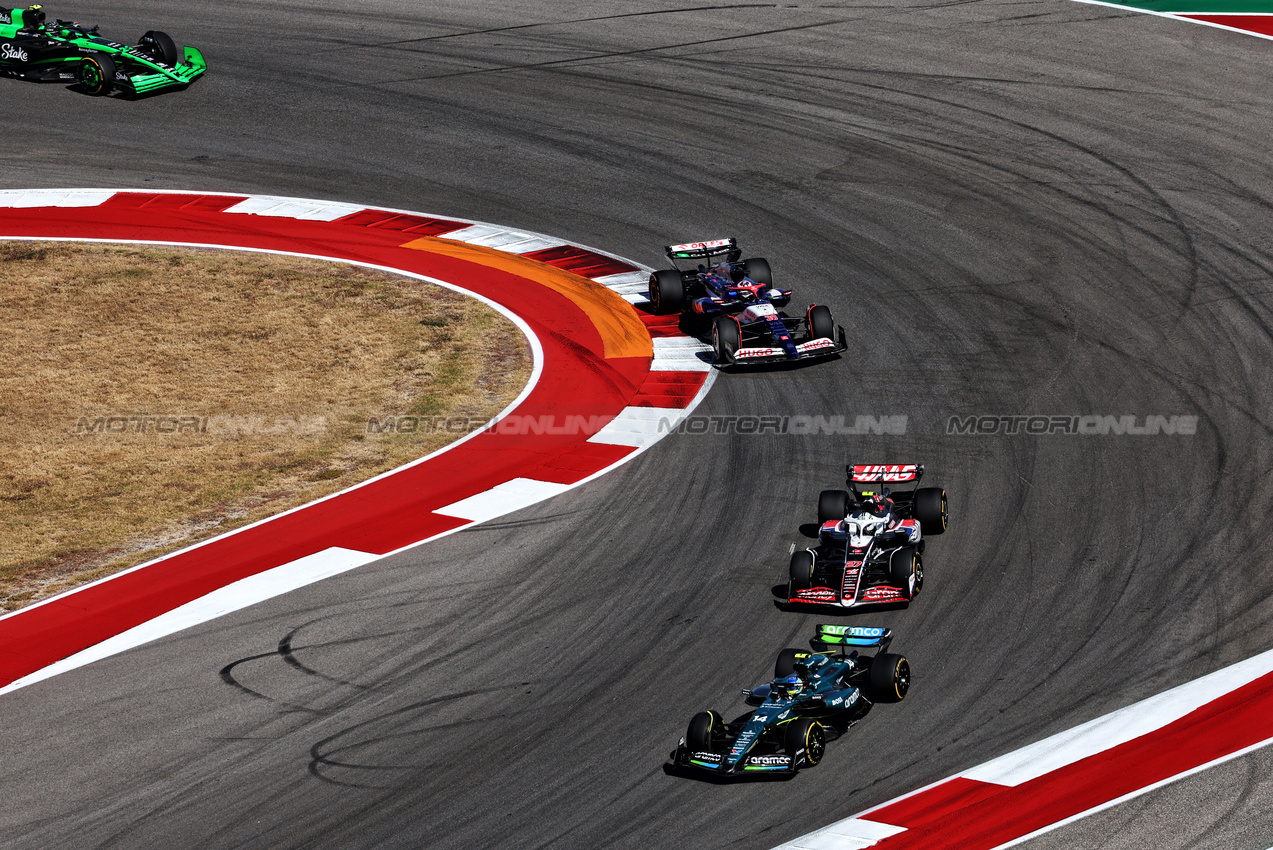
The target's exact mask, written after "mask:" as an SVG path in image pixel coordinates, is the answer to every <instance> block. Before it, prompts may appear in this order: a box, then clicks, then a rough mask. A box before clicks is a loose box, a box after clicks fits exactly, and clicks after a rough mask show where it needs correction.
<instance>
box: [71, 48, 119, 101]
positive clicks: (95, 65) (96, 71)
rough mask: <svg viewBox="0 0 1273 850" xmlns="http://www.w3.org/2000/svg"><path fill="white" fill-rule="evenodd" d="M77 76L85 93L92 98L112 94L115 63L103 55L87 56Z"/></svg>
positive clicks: (77, 71)
mask: <svg viewBox="0 0 1273 850" xmlns="http://www.w3.org/2000/svg"><path fill="white" fill-rule="evenodd" d="M75 76H76V79H77V80H78V81H79V84H80V85H81V86H83V88H84V91H86V92H88V93H89V94H91V95H92V96H94V97H101V96H102V95H105V94H110V91H111V89H113V88H114V87H115V61H114V60H113V59H111V58H110V57H109V56H106V55H105V54H101V53H98V54H95V55H93V56H85V57H84V59H83V60H81V62H80V66H79V68H78V69H76V74H75Z"/></svg>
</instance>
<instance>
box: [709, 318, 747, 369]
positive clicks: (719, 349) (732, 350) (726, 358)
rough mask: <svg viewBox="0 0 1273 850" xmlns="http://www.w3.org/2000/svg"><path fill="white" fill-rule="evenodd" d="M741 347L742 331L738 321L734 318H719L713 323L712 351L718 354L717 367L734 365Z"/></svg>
mask: <svg viewBox="0 0 1273 850" xmlns="http://www.w3.org/2000/svg"><path fill="white" fill-rule="evenodd" d="M740 345H742V329H741V328H739V327H738V320H737V319H735V318H733V317H732V316H717V317H716V321H714V322H712V351H713V352H715V354H716V363H717V365H719V366H728V365H729V364H731V363H733V362H734V355H735V354H737V353H738V348H739V346H740Z"/></svg>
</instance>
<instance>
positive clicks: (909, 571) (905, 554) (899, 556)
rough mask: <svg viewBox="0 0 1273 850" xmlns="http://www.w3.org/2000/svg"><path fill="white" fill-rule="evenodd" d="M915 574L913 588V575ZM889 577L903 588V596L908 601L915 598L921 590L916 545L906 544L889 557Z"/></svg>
mask: <svg viewBox="0 0 1273 850" xmlns="http://www.w3.org/2000/svg"><path fill="white" fill-rule="evenodd" d="M912 576H915V585H914V588H913V590H912V585H911V577H912ZM888 577H889V580H890V581H892V582H893V584H895V585H897V586H898V587H900V588H901V589H902V598H903V599H905V600H906V601H907V602H909V601H910V600H912V599H914V598H915V593H916V592H918V591H919V554H918V553H916V551H915V547H913V546H904V547H902V548H901V549H898V550H896V551H895V552H894V553H893V554H892V555H890V556H889V559H888Z"/></svg>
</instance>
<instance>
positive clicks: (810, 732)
mask: <svg viewBox="0 0 1273 850" xmlns="http://www.w3.org/2000/svg"><path fill="white" fill-rule="evenodd" d="M826 747H827V737H826V733H825V732H823V731H822V724H821V723H819V722H818V721H816V720H814V719H813V718H811V717H802V718H800V719H799V720H793V721H791V722H790V723H789V724H787V732H786V734H785V735H784V736H783V745H782V748H783V750H785V751H786V753H787V755H789V756H791V764H792V766H793V767H794V766H795V763H796V758H797V754H798V753H799V752H800V751H801V750H804V763H805V764H806V765H808V766H809V767H813V766H814V765H815V764H817V763H818V762H820V761H822V753H823V752H825V751H826Z"/></svg>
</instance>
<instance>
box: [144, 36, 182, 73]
mask: <svg viewBox="0 0 1273 850" xmlns="http://www.w3.org/2000/svg"><path fill="white" fill-rule="evenodd" d="M137 45H138V46H139V47H145V48H147V50H148V52H149V53H150V58H152V59H154V60H155V61H156V62H159V63H160V64H162V65H168V66H169V67H173V66H175V65H176V64H177V62H178V61H180V59H181V55H180V54H179V53H177V44H176V42H174V41H173V40H172V38H171V37H169V35H168V33H166V32H159V31H157V30H151V31H150V32H148V33H146V34H145V35H143V36H142V37H141V38H140V39H138V41H137Z"/></svg>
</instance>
